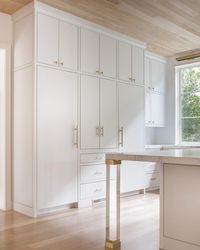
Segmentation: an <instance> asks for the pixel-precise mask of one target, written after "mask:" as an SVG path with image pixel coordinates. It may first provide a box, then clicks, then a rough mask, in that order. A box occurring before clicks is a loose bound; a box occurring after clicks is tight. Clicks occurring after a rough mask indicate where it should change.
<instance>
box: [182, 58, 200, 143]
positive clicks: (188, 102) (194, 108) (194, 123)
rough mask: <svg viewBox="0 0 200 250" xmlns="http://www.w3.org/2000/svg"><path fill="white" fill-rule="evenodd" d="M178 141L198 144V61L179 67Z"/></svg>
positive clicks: (199, 119)
mask: <svg viewBox="0 0 200 250" xmlns="http://www.w3.org/2000/svg"><path fill="white" fill-rule="evenodd" d="M177 73H178V74H177V75H178V79H177V80H178V81H177V82H178V86H177V90H178V96H177V97H178V103H179V105H178V109H177V111H178V121H177V122H178V124H177V125H178V128H177V130H178V143H180V144H184V143H185V144H200V63H199V64H193V65H190V66H188V65H187V66H184V67H179V68H178V70H177Z"/></svg>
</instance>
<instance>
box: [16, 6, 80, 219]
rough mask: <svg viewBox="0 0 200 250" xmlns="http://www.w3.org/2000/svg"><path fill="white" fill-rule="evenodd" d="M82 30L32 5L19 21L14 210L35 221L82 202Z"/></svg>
mask: <svg viewBox="0 0 200 250" xmlns="http://www.w3.org/2000/svg"><path fill="white" fill-rule="evenodd" d="M78 30H79V28H78V25H74V24H71V23H70V22H65V21H64V20H61V19H59V18H58V17H54V16H51V15H47V14H46V13H39V12H37V11H36V9H34V8H33V6H31V5H30V6H29V7H25V8H24V11H20V12H18V13H16V14H15V16H14V44H15V46H14V51H15V53H14V106H13V108H14V127H13V134H14V138H13V143H14V144H13V145H14V148H13V152H14V153H13V172H14V174H13V206H14V209H15V210H17V211H19V212H22V213H25V214H27V215H30V216H37V215H39V214H43V213H46V212H51V211H55V210H56V209H58V208H62V209H63V208H66V207H68V206H69V204H76V203H77V202H78V89H79V76H78V73H77V69H78ZM29 35H32V39H33V41H35V42H36V43H34V42H32V43H31V44H30V45H31V46H30V45H29V47H27V44H25V43H26V42H27V40H26V39H25V37H26V36H29ZM23 47H24V48H25V52H24V53H21V54H20V52H22V48H23ZM26 50H27V51H28V53H27V54H28V55H29V57H27V54H26V52H27V51H26ZM17 56H18V57H20V60H19V59H18V58H16V57H17Z"/></svg>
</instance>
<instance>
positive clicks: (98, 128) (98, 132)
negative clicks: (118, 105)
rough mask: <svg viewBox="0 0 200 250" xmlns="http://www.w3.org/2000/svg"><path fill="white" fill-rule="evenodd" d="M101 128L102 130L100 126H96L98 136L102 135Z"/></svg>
mask: <svg viewBox="0 0 200 250" xmlns="http://www.w3.org/2000/svg"><path fill="white" fill-rule="evenodd" d="M99 130H100V127H96V136H98V137H99V136H100V131H99Z"/></svg>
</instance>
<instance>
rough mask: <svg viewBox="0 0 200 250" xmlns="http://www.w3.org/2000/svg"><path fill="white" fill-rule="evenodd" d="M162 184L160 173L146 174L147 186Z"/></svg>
mask: <svg viewBox="0 0 200 250" xmlns="http://www.w3.org/2000/svg"><path fill="white" fill-rule="evenodd" d="M159 185H160V173H151V174H146V176H145V188H150V187H157V186H159Z"/></svg>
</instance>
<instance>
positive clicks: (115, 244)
mask: <svg viewBox="0 0 200 250" xmlns="http://www.w3.org/2000/svg"><path fill="white" fill-rule="evenodd" d="M105 248H106V249H120V248H121V242H120V241H119V240H116V241H112V240H107V241H106V243H105Z"/></svg>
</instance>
